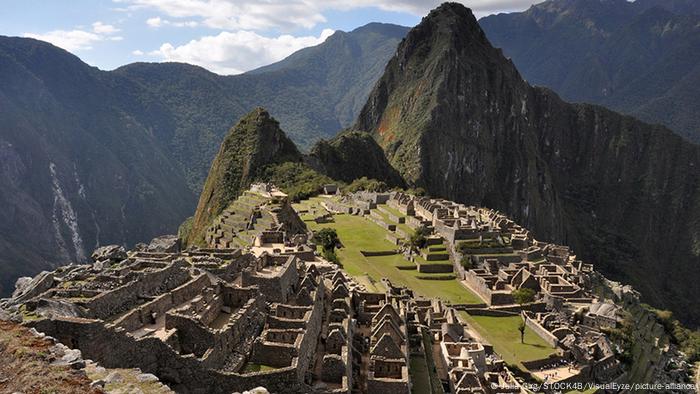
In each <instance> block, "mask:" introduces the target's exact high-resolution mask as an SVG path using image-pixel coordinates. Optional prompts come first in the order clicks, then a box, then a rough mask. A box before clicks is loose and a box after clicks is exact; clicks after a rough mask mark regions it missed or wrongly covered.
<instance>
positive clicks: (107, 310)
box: [0, 184, 625, 393]
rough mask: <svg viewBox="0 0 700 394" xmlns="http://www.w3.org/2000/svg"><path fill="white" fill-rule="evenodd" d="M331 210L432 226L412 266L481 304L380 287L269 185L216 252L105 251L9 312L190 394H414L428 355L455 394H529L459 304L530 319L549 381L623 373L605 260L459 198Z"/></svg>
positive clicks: (172, 243)
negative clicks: (323, 251) (597, 285)
mask: <svg viewBox="0 0 700 394" xmlns="http://www.w3.org/2000/svg"><path fill="white" fill-rule="evenodd" d="M324 204H325V205H324V207H325V208H326V209H327V210H328V211H329V213H330V212H343V213H346V214H356V215H365V216H366V217H367V218H368V219H369V220H371V221H373V222H374V223H376V224H378V225H380V226H382V227H384V228H385V229H387V231H389V232H390V233H391V234H389V236H388V237H390V238H388V239H390V240H392V241H393V242H395V243H396V244H397V246H401V245H402V243H403V241H405V239H406V238H407V237H408V236H410V234H409V232H411V231H412V230H415V229H417V228H424V229H427V230H428V231H429V232H430V235H429V236H428V237H427V240H428V241H427V242H428V246H427V247H426V249H425V250H424V251H423V252H421V253H423V254H422V255H420V254H418V253H416V252H415V251H414V252H412V253H414V255H415V256H414V255H411V254H409V258H410V259H413V260H412V261H413V262H414V263H415V264H416V265H417V266H418V267H419V268H418V269H419V270H420V265H421V264H423V265H426V266H429V265H430V264H427V262H428V261H430V262H432V263H435V262H437V263H438V266H441V267H442V268H440V270H444V269H445V267H444V266H447V271H446V272H449V273H451V274H452V275H454V276H455V277H457V278H458V279H459V280H461V281H462V283H463V285H464V286H465V288H468V289H470V290H471V291H473V292H474V293H475V294H477V295H478V296H479V297H480V298H482V300H483V303H481V304H478V305H447V304H445V303H444V302H442V301H439V300H435V299H425V298H422V297H417V296H415V295H414V294H413V293H412V291H411V290H410V289H408V288H403V287H398V286H394V285H393V284H392V283H390V282H389V281H388V280H386V279H384V280H383V282H384V285H385V287H386V288H387V289H388V290H387V291H386V292H385V293H373V292H369V291H367V290H366V288H365V287H364V286H363V285H361V284H358V283H357V282H355V281H354V280H353V279H352V278H351V277H349V276H348V275H347V274H346V273H345V272H344V271H343V270H342V269H340V268H339V267H338V266H336V265H335V264H333V263H330V262H328V261H326V260H324V259H323V258H321V257H319V256H317V254H316V253H315V245H313V244H311V243H310V242H309V239H310V234H308V233H307V232H306V230H305V226H304V224H303V222H302V221H301V220H300V219H299V217H298V216H297V215H296V214H295V212H294V210H293V209H292V208H291V205H290V204H289V202H288V201H287V200H286V196H285V195H284V194H283V193H281V192H279V191H278V190H276V189H275V188H273V187H271V186H269V185H264V184H261V185H254V186H253V188H252V189H251V190H249V191H247V192H246V193H244V194H243V196H241V198H239V199H238V200H237V201H236V202H235V203H234V204H232V205H231V206H230V207H229V208H228V209H227V210H226V211H224V213H223V214H222V215H221V216H219V217H218V218H217V219H216V220H215V222H214V224H213V225H212V227H211V229H210V231H209V233H208V236H207V242H208V243H209V246H208V247H206V248H196V247H195V248H190V249H188V250H180V248H179V244H178V242H177V239H176V238H172V237H170V238H168V237H164V238H159V239H156V240H154V242H153V243H152V244H151V245H139V246H138V247H137V248H135V249H134V250H132V251H129V252H127V251H126V250H124V249H123V248H121V247H118V246H110V247H104V248H100V249H98V250H97V251H96V252H95V254H93V258H94V260H95V263H94V264H92V265H68V266H64V267H60V268H58V269H57V270H55V271H53V272H44V273H42V274H40V275H38V276H37V277H35V278H33V279H28V278H23V279H21V280H20V281H18V289H17V291H16V292H15V294H13V297H12V298H10V299H7V300H3V301H2V303H0V307H2V309H4V310H6V311H9V312H10V313H11V315H12V316H13V317H14V318H15V319H19V320H22V321H23V323H24V324H26V325H28V326H32V327H34V328H35V329H36V330H38V331H40V332H43V333H45V334H47V335H51V336H52V337H54V338H56V339H57V340H58V341H60V342H61V343H63V344H65V345H66V346H68V347H70V348H74V349H79V350H80V351H81V352H82V354H83V355H84V356H85V357H86V358H90V359H93V360H96V361H98V362H99V363H100V364H101V365H104V366H105V367H107V368H116V367H119V368H139V369H140V370H142V371H144V372H147V373H152V374H154V375H156V376H157V377H158V378H159V379H160V380H161V381H162V382H164V383H166V384H168V385H169V386H170V387H171V388H172V389H174V390H176V391H178V392H192V393H197V392H207V393H233V392H242V391H244V390H249V389H252V388H255V387H265V388H267V390H269V391H270V392H273V393H276V392H278V393H287V392H299V393H310V392H317V393H350V392H363V393H364V392H366V393H408V392H410V391H411V388H412V386H413V383H414V382H412V378H411V374H410V373H409V369H410V366H411V359H412V357H415V356H416V355H422V357H424V358H425V359H426V360H428V359H432V360H435V365H436V366H437V368H438V377H439V378H440V379H439V380H440V381H441V382H442V384H443V385H444V386H445V387H449V389H450V390H451V392H454V393H511V392H513V393H518V392H523V393H524V392H525V391H524V389H523V388H522V387H521V385H520V382H521V380H518V379H516V378H515V377H514V375H513V374H512V373H511V371H510V370H509V369H508V367H507V366H506V365H505V363H504V361H503V360H501V359H500V357H499V356H498V355H497V354H496V353H495V352H494V350H493V347H492V346H491V345H490V344H488V343H486V342H484V341H483V340H482V339H481V338H480V336H479V335H477V334H475V332H474V331H473V330H472V329H471V328H470V327H469V326H468V325H467V324H465V323H464V322H463V321H462V320H460V318H459V316H458V314H457V313H456V310H457V309H460V310H464V311H468V312H469V313H473V314H491V315H495V316H514V315H515V316H518V315H519V316H521V317H522V319H523V321H524V322H525V324H526V325H527V326H528V327H530V328H531V329H532V330H534V332H535V333H537V335H539V336H540V337H542V338H543V339H544V340H545V341H546V342H547V343H548V344H550V345H551V346H552V347H553V348H556V349H557V353H556V355H555V356H553V357H549V358H547V359H544V360H536V361H532V362H527V363H523V364H524V365H525V366H526V367H527V368H528V369H529V370H530V371H533V374H534V375H535V376H537V377H539V378H541V379H543V380H545V379H550V378H551V376H553V374H552V371H563V370H564V369H565V370H566V371H567V373H563V372H562V374H561V376H560V377H559V380H561V381H583V380H589V379H592V380H594V381H597V382H609V381H613V380H615V379H620V378H621V377H622V376H623V375H624V373H625V372H624V370H623V368H622V367H621V365H620V363H619V361H618V360H617V359H616V358H615V352H614V346H613V345H612V344H611V342H610V341H609V340H608V338H607V336H606V335H605V334H604V332H605V330H606V329H609V328H614V327H616V326H617V325H618V324H619V322H620V320H621V319H622V312H621V308H620V307H619V306H617V305H615V304H614V303H612V302H609V301H608V300H604V299H601V298H599V297H597V296H596V295H594V293H593V291H592V275H593V272H594V271H593V268H592V266H591V265H590V264H585V263H583V262H581V261H580V260H578V259H577V258H576V256H575V255H574V254H573V253H572V252H571V251H570V250H569V249H568V248H566V247H563V246H558V245H553V244H547V243H542V242H538V241H536V240H535V239H533V237H532V236H531V234H530V233H529V232H528V231H527V230H526V229H524V228H522V227H521V226H519V225H517V224H516V223H514V222H513V221H511V220H509V219H508V218H507V217H505V216H504V215H502V214H500V213H498V212H496V211H492V210H488V209H484V208H476V207H472V206H464V205H462V204H456V203H453V202H450V201H446V200H440V199H429V198H424V197H414V196H411V195H408V194H404V193H400V192H394V193H368V192H361V193H356V194H353V195H350V196H347V197H344V198H342V199H340V200H338V199H333V200H328V201H327V202H325V203H324ZM373 213H374V214H373ZM391 223H393V224H394V227H393V228H392V227H391V226H390V224H391ZM399 232H400V233H399ZM431 245H432V249H431ZM426 253H427V254H426ZM432 254H439V255H441V256H445V257H437V258H436V257H434V256H432ZM431 256H432V257H431ZM465 262H466V263H465ZM433 272H435V271H433ZM437 272H443V271H437ZM524 288H527V289H530V290H531V292H532V293H533V294H534V297H533V299H532V300H531V302H528V303H526V304H525V305H519V304H517V303H516V302H515V300H514V295H513V293H514V292H515V291H517V290H520V289H524ZM428 355H430V357H428ZM426 362H427V361H426ZM426 368H432V365H427V364H426Z"/></svg>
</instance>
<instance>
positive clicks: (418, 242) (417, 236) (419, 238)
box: [408, 226, 430, 249]
mask: <svg viewBox="0 0 700 394" xmlns="http://www.w3.org/2000/svg"><path fill="white" fill-rule="evenodd" d="M429 234H430V231H429V230H428V229H427V228H426V227H425V226H420V227H418V228H417V229H416V230H415V231H414V232H413V234H411V237H410V238H409V240H408V243H409V244H410V245H411V247H412V248H413V249H422V248H424V247H425V245H426V244H427V243H428V240H427V239H426V236H428V235H429Z"/></svg>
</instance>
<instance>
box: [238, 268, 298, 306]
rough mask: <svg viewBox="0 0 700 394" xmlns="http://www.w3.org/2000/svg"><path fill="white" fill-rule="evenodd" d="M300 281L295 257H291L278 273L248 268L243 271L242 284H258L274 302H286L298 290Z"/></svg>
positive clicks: (261, 290) (262, 291)
mask: <svg viewBox="0 0 700 394" xmlns="http://www.w3.org/2000/svg"><path fill="white" fill-rule="evenodd" d="M298 282H299V272H298V271H297V264H296V258H295V257H289V258H288V259H287V261H286V262H285V263H284V264H283V265H282V270H281V272H279V273H278V274H277V275H270V276H267V275H259V274H257V273H256V272H250V271H247V270H244V271H243V272H242V273H241V286H243V287H247V286H258V288H259V289H260V292H261V293H263V294H265V297H267V299H268V300H269V301H273V302H281V303H286V302H287V301H288V300H289V298H290V296H292V295H293V294H294V293H295V292H296V285H297V283H298Z"/></svg>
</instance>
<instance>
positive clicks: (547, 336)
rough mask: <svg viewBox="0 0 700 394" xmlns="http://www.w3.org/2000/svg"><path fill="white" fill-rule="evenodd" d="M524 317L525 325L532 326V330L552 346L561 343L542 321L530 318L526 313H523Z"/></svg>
mask: <svg viewBox="0 0 700 394" xmlns="http://www.w3.org/2000/svg"><path fill="white" fill-rule="evenodd" d="M521 316H522V318H523V319H524V320H525V325H526V326H528V327H530V329H531V330H532V331H534V332H535V334H537V335H538V336H539V337H540V338H542V339H543V340H544V341H545V342H547V343H548V344H549V345H550V346H552V347H557V345H559V340H558V339H557V337H555V336H554V334H552V333H551V332H549V330H547V329H546V328H544V327H543V326H542V325H541V324H540V323H538V322H536V321H535V320H533V319H530V318H529V317H528V316H527V315H525V313H522V314H521Z"/></svg>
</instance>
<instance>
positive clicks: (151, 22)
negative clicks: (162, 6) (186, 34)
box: [146, 16, 199, 28]
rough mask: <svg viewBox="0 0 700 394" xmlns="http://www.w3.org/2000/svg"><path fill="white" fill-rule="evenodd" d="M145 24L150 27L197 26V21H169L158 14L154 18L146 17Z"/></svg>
mask: <svg viewBox="0 0 700 394" xmlns="http://www.w3.org/2000/svg"><path fill="white" fill-rule="evenodd" d="M146 24H147V25H148V26H150V27H155V28H158V27H163V26H175V27H197V26H198V25H199V23H197V22H195V21H169V20H167V19H163V18H161V17H159V16H157V17H154V18H148V19H146Z"/></svg>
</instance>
